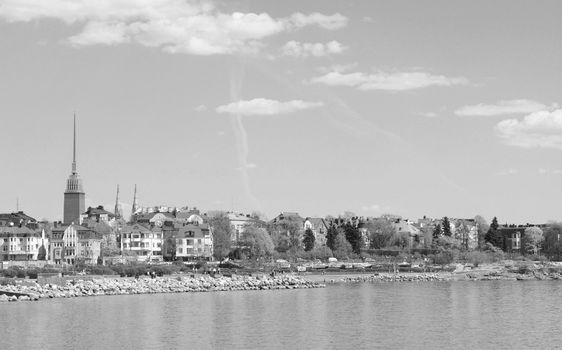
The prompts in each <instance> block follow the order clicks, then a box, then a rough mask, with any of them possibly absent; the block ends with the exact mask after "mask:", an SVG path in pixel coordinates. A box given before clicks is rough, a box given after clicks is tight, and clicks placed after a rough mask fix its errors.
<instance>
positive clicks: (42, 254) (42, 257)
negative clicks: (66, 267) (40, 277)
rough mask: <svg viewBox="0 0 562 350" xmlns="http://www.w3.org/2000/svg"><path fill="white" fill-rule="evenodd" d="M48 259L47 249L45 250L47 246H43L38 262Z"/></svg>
mask: <svg viewBox="0 0 562 350" xmlns="http://www.w3.org/2000/svg"><path fill="white" fill-rule="evenodd" d="M46 258H47V249H45V245H43V244H41V246H40V247H39V252H38V253H37V260H46Z"/></svg>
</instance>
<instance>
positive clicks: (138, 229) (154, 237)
mask: <svg viewBox="0 0 562 350" xmlns="http://www.w3.org/2000/svg"><path fill="white" fill-rule="evenodd" d="M121 254H122V255H136V256H137V259H138V260H141V261H145V260H151V259H152V258H153V257H161V256H162V230H161V229H160V228H159V227H155V228H154V229H152V230H150V229H148V228H146V227H145V226H143V225H140V224H132V225H125V226H123V227H122V228H121Z"/></svg>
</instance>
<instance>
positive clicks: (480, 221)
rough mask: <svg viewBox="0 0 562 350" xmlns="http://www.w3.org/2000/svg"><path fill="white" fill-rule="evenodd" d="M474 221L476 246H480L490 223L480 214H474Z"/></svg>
mask: <svg viewBox="0 0 562 350" xmlns="http://www.w3.org/2000/svg"><path fill="white" fill-rule="evenodd" d="M474 222H475V223H476V227H477V230H478V247H479V248H482V247H483V246H484V243H485V239H484V237H485V236H486V233H487V232H488V230H489V229H490V225H489V224H488V222H487V221H486V219H484V218H483V217H482V216H480V215H476V216H475V217H474ZM496 223H497V221H496Z"/></svg>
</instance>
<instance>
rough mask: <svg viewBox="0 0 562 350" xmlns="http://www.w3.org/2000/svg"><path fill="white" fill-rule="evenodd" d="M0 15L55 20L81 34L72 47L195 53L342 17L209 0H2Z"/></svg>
mask: <svg viewBox="0 0 562 350" xmlns="http://www.w3.org/2000/svg"><path fill="white" fill-rule="evenodd" d="M0 18H4V19H5V20H7V21H8V22H29V21H35V20H41V19H55V20H59V21H62V22H64V23H66V24H69V25H71V24H72V25H73V28H80V32H78V33H77V34H75V35H73V36H71V37H70V38H69V39H68V42H69V43H70V44H71V45H73V46H87V45H96V44H98V45H117V44H122V43H137V44H140V45H143V46H147V47H158V48H161V49H162V50H164V51H165V52H169V53H188V54H196V55H212V54H233V53H245V52H256V51H257V50H259V49H260V48H261V47H262V46H263V42H262V40H263V39H265V38H267V37H270V36H272V35H275V34H278V33H281V32H291V31H294V30H298V29H300V28H303V27H306V26H317V27H320V28H322V29H327V30H335V29H339V28H342V27H344V26H345V25H347V17H345V16H343V15H341V14H339V13H336V14H333V15H323V14H320V13H312V14H310V15H305V14H302V13H295V14H293V15H291V16H289V17H284V18H277V19H276V18H272V17H271V16H270V15H269V14H267V13H259V14H258V13H242V12H232V13H223V12H221V11H219V10H218V9H217V8H215V6H213V4H212V3H211V2H209V1H185V0H96V1H91V0H49V1H48V2H47V1H40V0H3V1H2V6H0Z"/></svg>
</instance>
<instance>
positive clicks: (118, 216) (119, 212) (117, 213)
mask: <svg viewBox="0 0 562 350" xmlns="http://www.w3.org/2000/svg"><path fill="white" fill-rule="evenodd" d="M114 214H115V217H116V218H118V219H119V218H121V210H120V209H119V184H117V197H116V198H115V212H114Z"/></svg>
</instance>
